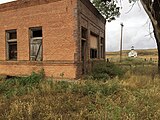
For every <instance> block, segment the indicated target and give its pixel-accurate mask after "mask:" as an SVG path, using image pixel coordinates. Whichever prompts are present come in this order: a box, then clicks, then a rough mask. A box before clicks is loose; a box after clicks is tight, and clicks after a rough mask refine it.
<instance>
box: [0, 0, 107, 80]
mask: <svg viewBox="0 0 160 120" xmlns="http://www.w3.org/2000/svg"><path fill="white" fill-rule="evenodd" d="M105 22H106V21H105V19H104V18H103V17H102V16H101V14H100V13H99V12H98V11H97V10H96V8H95V7H94V6H93V5H92V4H91V3H90V1H89V0H17V1H13V2H8V3H4V4H0V75H11V76H17V75H18V76H19V75H29V74H31V72H33V71H36V72H37V71H39V70H41V69H44V71H45V74H46V76H53V77H57V78H58V77H60V74H62V73H63V74H64V77H65V78H78V77H80V76H81V75H82V74H85V73H86V72H88V71H89V70H90V67H91V62H92V61H96V60H104V59H105Z"/></svg>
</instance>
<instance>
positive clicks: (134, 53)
mask: <svg viewBox="0 0 160 120" xmlns="http://www.w3.org/2000/svg"><path fill="white" fill-rule="evenodd" d="M128 57H137V52H136V51H135V50H134V46H132V47H131V51H130V52H129V53H128Z"/></svg>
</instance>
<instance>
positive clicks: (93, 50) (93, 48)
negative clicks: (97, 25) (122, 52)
mask: <svg viewBox="0 0 160 120" xmlns="http://www.w3.org/2000/svg"><path fill="white" fill-rule="evenodd" d="M97 57H98V37H97V36H94V35H90V58H91V59H95V58H97Z"/></svg>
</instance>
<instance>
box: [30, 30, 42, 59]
mask: <svg viewBox="0 0 160 120" xmlns="http://www.w3.org/2000/svg"><path fill="white" fill-rule="evenodd" d="M30 30H31V38H30V60H31V61H42V28H40V27H38V28H31V29H30Z"/></svg>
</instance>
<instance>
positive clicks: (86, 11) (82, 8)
mask: <svg viewBox="0 0 160 120" xmlns="http://www.w3.org/2000/svg"><path fill="white" fill-rule="evenodd" d="M78 23H79V24H78V26H79V27H78V31H79V38H81V29H82V27H83V28H85V29H87V34H88V35H87V41H86V43H87V48H86V52H87V56H86V66H87V71H88V72H89V71H90V70H91V66H92V61H95V60H92V59H90V34H91V32H92V33H94V34H95V35H97V36H98V37H99V42H100V39H101V38H104V39H105V23H106V20H105V19H104V18H103V17H102V16H101V14H100V13H99V12H98V11H97V9H95V7H93V5H92V4H91V3H90V2H89V1H88V0H79V1H78ZM77 44H78V46H79V48H78V53H79V57H80V58H79V60H80V64H79V68H78V73H82V68H81V67H82V66H81V64H82V61H81V47H80V46H81V44H82V43H81V40H80V41H79V42H78V43H77ZM103 47H104V50H103V51H104V52H105V41H104V43H103ZM104 59H105V55H104V56H103V58H101V60H104ZM96 60H100V58H98V59H96Z"/></svg>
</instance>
